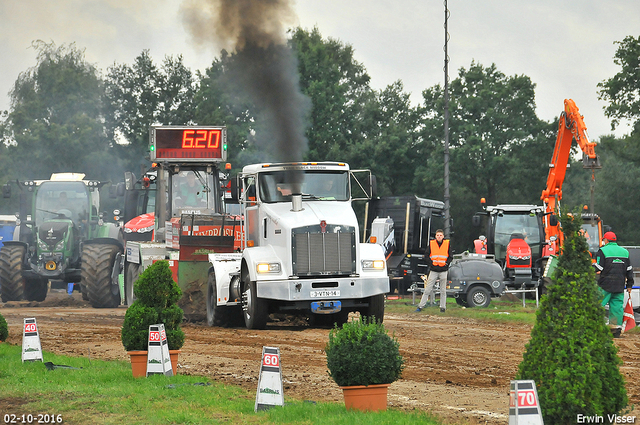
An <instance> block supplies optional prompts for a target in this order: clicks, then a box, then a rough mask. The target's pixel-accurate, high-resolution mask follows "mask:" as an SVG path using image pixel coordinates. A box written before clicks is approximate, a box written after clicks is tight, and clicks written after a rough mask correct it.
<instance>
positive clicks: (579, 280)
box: [516, 214, 628, 425]
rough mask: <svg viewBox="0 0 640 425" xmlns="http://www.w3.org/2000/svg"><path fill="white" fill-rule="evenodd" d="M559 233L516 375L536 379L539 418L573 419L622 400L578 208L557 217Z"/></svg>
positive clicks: (606, 410) (609, 409)
mask: <svg viewBox="0 0 640 425" xmlns="http://www.w3.org/2000/svg"><path fill="white" fill-rule="evenodd" d="M560 221H561V224H562V230H563V233H564V236H565V240H564V245H563V247H562V252H561V254H560V257H559V258H558V266H557V268H556V270H555V271H554V273H553V276H552V282H553V283H552V284H551V285H550V287H549V288H548V293H547V295H545V296H543V297H542V300H541V303H540V308H539V309H538V312H537V318H536V323H535V325H534V327H533V329H532V331H531V340H530V341H529V343H528V344H527V345H526V349H525V352H524V355H523V360H522V362H521V363H520V366H519V371H518V375H517V377H516V379H533V380H534V381H535V382H536V386H537V389H538V396H539V398H540V406H541V408H542V414H543V418H544V422H545V423H548V424H558V425H561V424H573V423H576V420H577V418H578V415H585V416H594V415H599V416H603V418H604V420H606V419H607V415H613V414H614V413H618V412H620V410H621V409H623V408H624V407H625V406H626V405H627V401H628V400H627V394H626V390H625V387H624V379H623V377H622V375H621V374H620V370H619V366H620V365H621V364H622V361H621V360H620V358H619V357H618V355H617V351H618V350H617V348H616V346H615V345H614V343H613V337H612V335H611V332H610V331H609V328H608V327H607V325H606V323H605V310H604V308H603V307H602V306H601V301H602V296H601V294H600V292H599V290H598V286H597V283H596V275H595V271H594V269H593V266H592V265H591V256H590V255H589V249H588V246H587V242H586V240H585V238H584V236H582V234H581V233H580V226H581V224H582V220H581V218H580V216H579V214H573V215H567V214H564V215H563V216H562V217H561V220H560Z"/></svg>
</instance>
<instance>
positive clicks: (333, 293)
mask: <svg viewBox="0 0 640 425" xmlns="http://www.w3.org/2000/svg"><path fill="white" fill-rule="evenodd" d="M256 288H257V291H258V297H259V298H267V299H272V300H280V301H320V300H341V299H362V298H368V297H371V296H374V295H380V294H386V293H387V292H389V278H388V277H376V278H362V277H339V278H319V279H292V280H288V279H287V280H263V281H260V280H259V281H257V282H256Z"/></svg>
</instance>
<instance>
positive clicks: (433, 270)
mask: <svg viewBox="0 0 640 425" xmlns="http://www.w3.org/2000/svg"><path fill="white" fill-rule="evenodd" d="M424 259H425V261H426V262H427V265H428V266H429V277H428V278H427V280H426V281H425V284H424V292H423V294H422V299H420V304H418V308H416V312H420V311H422V309H423V308H424V307H425V306H426V305H427V301H428V300H429V294H430V293H431V291H433V285H435V283H436V281H437V280H439V281H440V311H441V312H442V313H444V312H445V311H446V309H447V270H449V264H451V260H452V259H453V256H452V255H451V246H450V244H449V240H448V239H445V238H444V232H443V231H442V229H438V230H436V238H435V239H432V240H431V241H429V246H427V250H426V251H425V253H424ZM422 279H423V280H424V276H423V277H422Z"/></svg>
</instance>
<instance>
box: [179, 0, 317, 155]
mask: <svg viewBox="0 0 640 425" xmlns="http://www.w3.org/2000/svg"><path fill="white" fill-rule="evenodd" d="M291 3H292V1H290V0H187V1H186V3H185V6H184V8H183V15H184V17H185V22H186V23H187V26H188V28H189V29H190V30H191V32H192V34H193V35H194V37H195V38H196V40H198V41H200V42H202V43H211V44H213V45H215V46H216V47H224V48H227V49H229V50H231V51H232V52H233V53H235V55H236V58H235V59H236V60H235V61H233V64H234V66H233V67H232V68H231V69H229V74H230V75H231V78H232V80H233V82H234V84H235V85H236V86H237V87H239V88H240V89H242V90H243V91H245V92H246V93H247V94H248V95H249V96H250V97H251V99H252V101H253V102H254V103H255V104H256V106H257V107H258V109H259V111H260V113H261V114H263V117H262V118H263V119H262V120H261V121H265V122H267V123H268V126H269V133H271V136H272V137H269V138H270V139H272V142H271V143H268V146H269V148H272V149H273V150H274V151H275V152H273V154H274V155H275V157H276V158H277V160H279V161H284V162H289V161H301V160H302V157H303V155H304V152H305V151H306V149H307V139H306V137H305V130H306V119H305V118H306V116H307V114H308V111H309V109H310V104H311V103H310V100H309V99H308V98H307V97H306V96H305V95H303V94H302V92H301V91H300V85H299V76H298V72H297V62H296V58H295V56H294V55H293V52H292V51H291V49H290V48H289V47H288V46H287V43H286V24H287V23H293V22H292V20H293V19H294V18H295V14H294V13H293V10H292V6H291ZM263 141H264V139H263Z"/></svg>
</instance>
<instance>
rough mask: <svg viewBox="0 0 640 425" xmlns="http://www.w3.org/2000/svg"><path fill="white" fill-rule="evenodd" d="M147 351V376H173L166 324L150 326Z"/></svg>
mask: <svg viewBox="0 0 640 425" xmlns="http://www.w3.org/2000/svg"><path fill="white" fill-rule="evenodd" d="M148 347H149V348H148V352H147V376H149V375H164V376H173V367H172V366H171V358H170V357H169V345H167V334H166V332H165V330H164V324H163V323H160V324H158V325H151V326H149V346H148Z"/></svg>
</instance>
